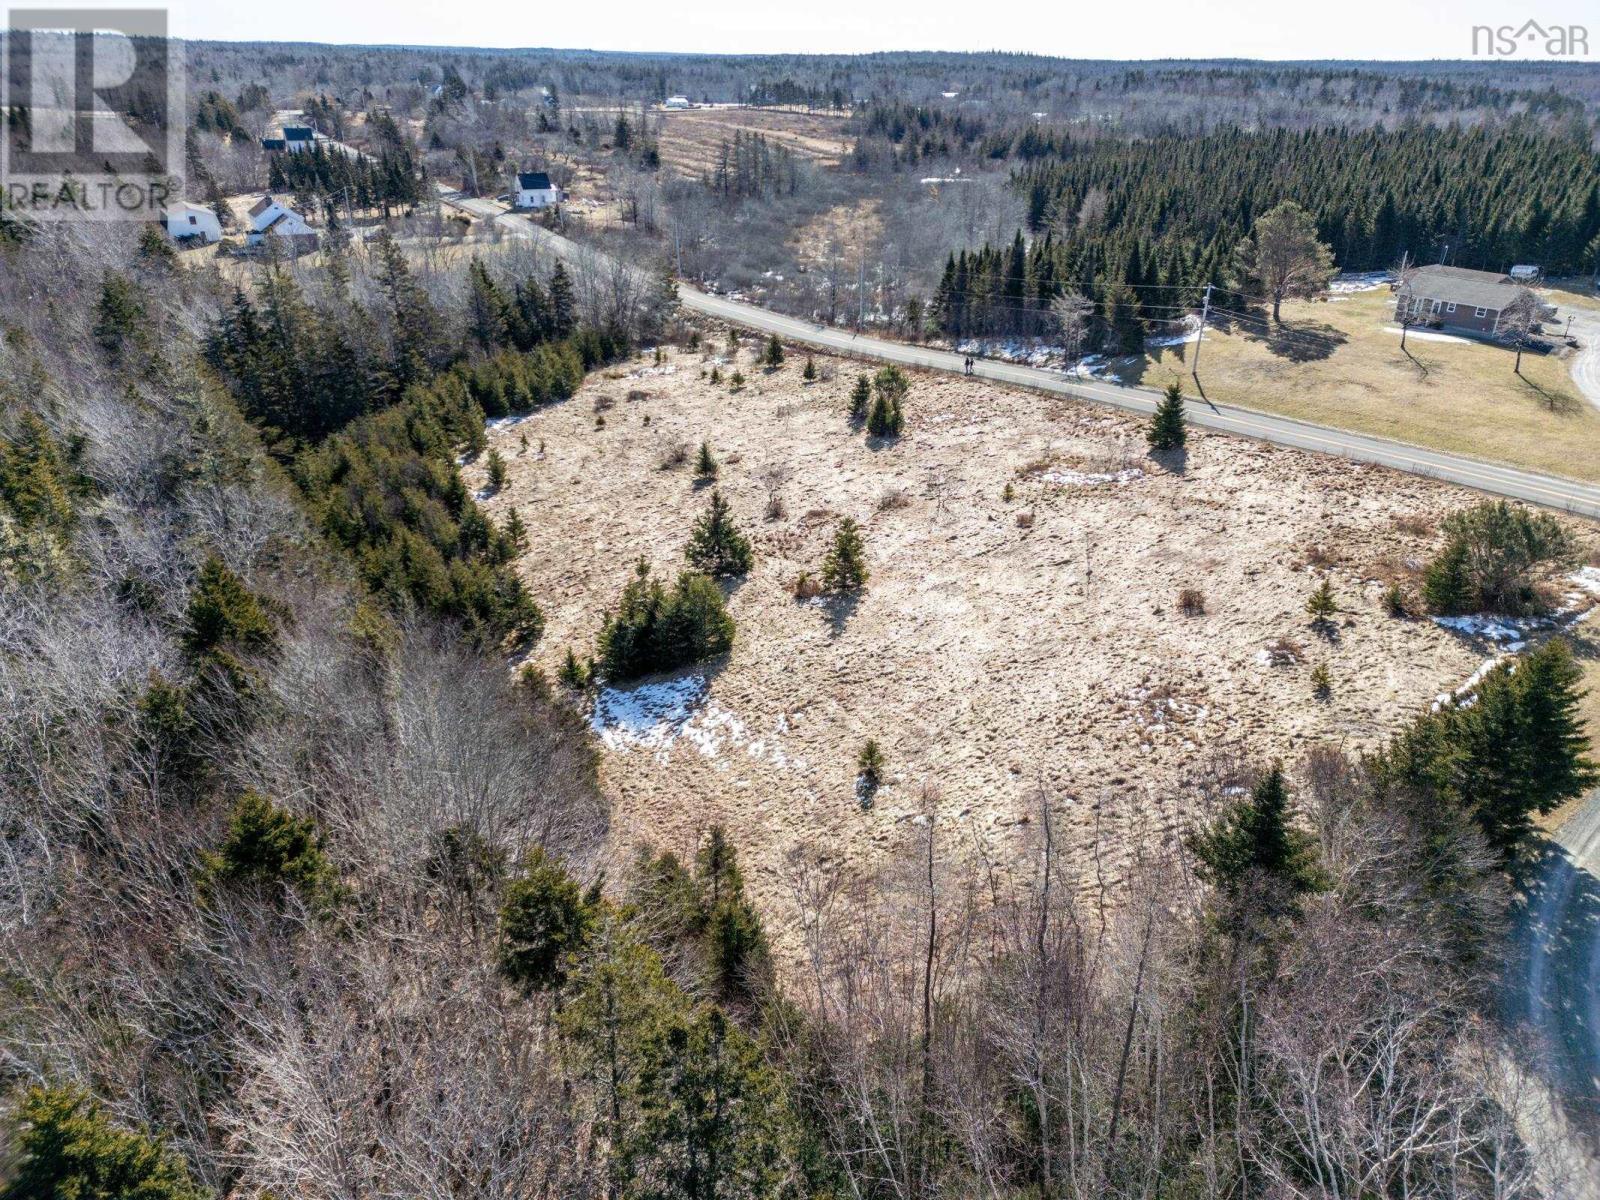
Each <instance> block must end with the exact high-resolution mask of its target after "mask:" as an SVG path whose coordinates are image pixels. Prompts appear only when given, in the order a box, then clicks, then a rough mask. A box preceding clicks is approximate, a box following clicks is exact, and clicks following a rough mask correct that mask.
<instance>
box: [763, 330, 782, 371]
mask: <svg viewBox="0 0 1600 1200" xmlns="http://www.w3.org/2000/svg"><path fill="white" fill-rule="evenodd" d="M761 362H762V364H763V365H764V366H765V367H766V368H767V369H768V370H769V371H776V370H777V369H778V368H779V367H781V366H783V343H782V342H780V341H779V340H778V335H777V334H773V335H772V336H771V337H769V338H768V339H767V348H766V350H765V352H763V354H762V355H761Z"/></svg>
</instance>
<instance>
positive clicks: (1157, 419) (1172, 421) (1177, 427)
mask: <svg viewBox="0 0 1600 1200" xmlns="http://www.w3.org/2000/svg"><path fill="white" fill-rule="evenodd" d="M1188 436H1189V435H1188V431H1187V429H1186V428H1185V427H1184V416H1183V387H1182V386H1181V385H1180V384H1179V383H1178V382H1177V380H1173V382H1171V383H1169V384H1167V390H1166V391H1165V392H1164V393H1163V394H1162V396H1161V399H1160V400H1159V401H1157V403H1156V411H1155V415H1154V416H1152V417H1151V418H1150V429H1149V432H1148V433H1146V435H1145V439H1146V440H1147V441H1148V442H1149V443H1150V449H1151V451H1152V452H1153V453H1155V454H1171V453H1172V452H1173V451H1175V450H1181V449H1183V446H1184V444H1185V442H1187V441H1188Z"/></svg>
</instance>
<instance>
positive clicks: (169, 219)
mask: <svg viewBox="0 0 1600 1200" xmlns="http://www.w3.org/2000/svg"><path fill="white" fill-rule="evenodd" d="M162 217H163V219H164V220H165V222H166V226H167V236H168V237H170V238H172V239H173V240H174V241H178V242H192V243H195V244H197V245H201V246H214V245H216V244H217V243H218V242H220V241H221V240H222V222H221V221H219V220H217V214H216V213H214V212H212V211H211V210H210V209H209V208H207V207H206V206H205V205H203V204H191V203H189V201H187V200H180V201H179V202H178V203H176V204H174V205H173V206H172V207H171V208H169V209H167V210H166V212H165V213H163V214H162Z"/></svg>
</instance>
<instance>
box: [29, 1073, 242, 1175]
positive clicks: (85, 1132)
mask: <svg viewBox="0 0 1600 1200" xmlns="http://www.w3.org/2000/svg"><path fill="white" fill-rule="evenodd" d="M12 1125H13V1130H12V1133H11V1136H10V1137H9V1138H8V1139H7V1140H8V1141H9V1143H10V1151H11V1153H10V1155H9V1156H8V1157H9V1159H10V1161H9V1162H8V1164H7V1165H8V1171H7V1179H6V1181H5V1183H4V1185H3V1186H0V1197H3V1200H58V1198H59V1200H67V1198H69V1197H70V1198H71V1200H206V1198H207V1197H209V1196H210V1195H211V1193H210V1192H209V1191H207V1190H206V1189H204V1188H202V1187H200V1186H199V1185H198V1184H196V1183H195V1182H194V1181H193V1180H192V1179H191V1178H190V1177H189V1168H188V1165H187V1164H186V1163H185V1162H184V1161H183V1158H182V1157H181V1156H180V1155H178V1154H177V1153H176V1152H175V1151H173V1150H172V1149H170V1148H169V1147H168V1146H167V1145H166V1144H165V1143H163V1142H162V1141H161V1140H160V1139H159V1138H154V1137H150V1136H148V1135H146V1134H144V1133H138V1132H134V1131H132V1130H127V1129H122V1128H119V1127H118V1126H117V1125H115V1124H113V1123H112V1121H111V1118H110V1117H109V1116H107V1115H106V1113H105V1111H104V1110H103V1109H102V1108H101V1107H100V1105H99V1104H98V1103H97V1102H96V1101H95V1100H94V1099H92V1098H91V1097H90V1096H88V1095H87V1094H85V1093H84V1092H81V1091H78V1090H76V1089H74V1088H44V1087H34V1088H31V1089H29V1090H28V1091H27V1092H26V1093H24V1094H23V1096H22V1097H21V1101H20V1103H19V1104H18V1105H17V1107H16V1110H15V1112H14V1114H13V1116H12Z"/></svg>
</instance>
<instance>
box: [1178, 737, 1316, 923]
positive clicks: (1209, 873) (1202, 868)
mask: <svg viewBox="0 0 1600 1200" xmlns="http://www.w3.org/2000/svg"><path fill="white" fill-rule="evenodd" d="M1189 848H1190V850H1192V851H1193V852H1194V856H1195V858H1196V859H1198V860H1199V874H1200V877H1201V878H1202V879H1204V880H1205V881H1206V882H1207V883H1209V884H1211V885H1212V886H1213V887H1214V888H1216V889H1217V891H1218V892H1220V893H1221V894H1222V895H1223V896H1224V897H1225V898H1226V899H1227V901H1228V902H1229V905H1230V907H1231V908H1232V909H1234V912H1233V913H1232V914H1231V919H1234V920H1236V919H1241V918H1243V919H1248V917H1249V916H1251V915H1261V916H1266V917H1281V916H1293V915H1295V914H1296V913H1298V912H1299V900H1300V897H1301V896H1303V895H1304V894H1305V893H1307V892H1310V891H1315V890H1316V889H1317V888H1319V887H1320V886H1322V872H1321V870H1320V868H1319V867H1318V864H1317V859H1316V849H1315V846H1314V845H1313V843H1312V839H1311V836H1310V835H1309V834H1307V833H1304V832H1302V831H1300V830H1298V829H1295V828H1293V827H1292V826H1291V825H1290V823H1289V795H1288V789H1287V788H1286V787H1285V786H1284V781H1283V767H1282V765H1281V764H1279V763H1273V765H1272V769H1271V770H1269V771H1268V772H1267V773H1266V775H1264V776H1263V777H1262V778H1261V780H1260V782H1259V783H1257V784H1256V786H1255V788H1254V790H1252V792H1251V793H1250V797H1249V799H1247V800H1245V801H1242V802H1241V803H1239V804H1237V805H1235V806H1234V807H1233V808H1232V809H1230V810H1229V811H1228V812H1226V813H1224V814H1223V815H1222V816H1221V817H1219V818H1218V819H1217V820H1216V821H1215V822H1214V823H1213V824H1212V825H1211V826H1210V827H1209V828H1208V829H1206V830H1204V831H1202V832H1200V833H1197V834H1195V835H1193V836H1192V837H1190V839H1189Z"/></svg>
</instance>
